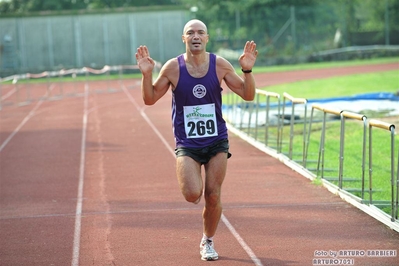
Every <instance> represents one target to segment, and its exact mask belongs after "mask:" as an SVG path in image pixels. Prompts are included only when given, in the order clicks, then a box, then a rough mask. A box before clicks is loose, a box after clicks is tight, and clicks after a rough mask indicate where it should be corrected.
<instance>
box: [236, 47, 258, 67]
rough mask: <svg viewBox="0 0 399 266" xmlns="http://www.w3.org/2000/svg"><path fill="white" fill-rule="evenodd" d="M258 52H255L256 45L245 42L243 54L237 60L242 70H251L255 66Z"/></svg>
mask: <svg viewBox="0 0 399 266" xmlns="http://www.w3.org/2000/svg"><path fill="white" fill-rule="evenodd" d="M257 56H258V50H256V43H255V42H254V41H247V42H246V43H245V46H244V52H243V54H242V55H241V56H240V58H239V59H238V61H239V62H240V65H241V68H242V69H244V70H251V69H252V67H253V66H254V65H255V61H256V57H257Z"/></svg>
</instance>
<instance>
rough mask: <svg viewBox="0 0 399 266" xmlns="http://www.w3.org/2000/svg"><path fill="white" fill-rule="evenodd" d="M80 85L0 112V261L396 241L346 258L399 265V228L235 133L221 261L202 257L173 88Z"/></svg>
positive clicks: (254, 254)
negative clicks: (208, 254)
mask: <svg viewBox="0 0 399 266" xmlns="http://www.w3.org/2000/svg"><path fill="white" fill-rule="evenodd" d="M391 69H392V68H391ZM394 69H398V65H397V64H396V65H395V66H394ZM340 70H341V71H342V69H340ZM352 70H353V68H352ZM386 70H387V69H386ZM359 71H360V70H359ZM364 71H365V70H364V69H362V70H361V72H364ZM369 71H372V70H369ZM322 72H325V73H326V74H325V75H326V76H328V75H332V74H333V70H332V69H330V70H329V71H322ZM349 72H350V70H346V71H344V73H346V74H348V73H349ZM270 75H271V76H274V75H276V74H270ZM271 76H270V77H271ZM288 77H291V74H290V75H285V76H283V77H280V78H278V80H281V81H284V80H285V81H289V80H290V78H288ZM313 77H315V74H314V75H313ZM276 78H277V77H276ZM292 78H293V79H294V75H293V74H292ZM257 81H259V82H258V83H259V84H261V83H262V82H264V81H262V80H260V78H259V77H258V76H257ZM267 82H268V81H266V83H267ZM79 85H80V86H79V93H80V96H79V97H65V98H64V99H63V100H59V101H47V100H42V101H35V102H32V103H30V104H29V105H24V106H19V107H17V106H7V107H4V108H3V110H2V111H1V112H0V122H1V130H0V133H1V134H0V145H1V146H0V156H1V157H0V159H1V161H0V164H1V165H0V166H1V168H0V169H1V172H0V174H1V178H0V182H1V183H0V209H1V214H0V230H1V231H0V265H203V264H207V263H211V264H217V265H312V262H320V260H322V259H333V258H332V257H330V254H329V252H330V251H340V250H358V251H365V252H367V251H372V250H392V251H395V252H396V256H395V257H367V256H357V257H356V256H348V255H347V256H344V257H341V259H342V258H348V259H350V260H348V261H346V262H353V263H354V265H399V257H398V255H397V252H398V247H399V235H398V233H397V232H395V231H392V230H390V229H388V228H386V227H385V226H384V225H383V224H381V223H380V222H378V221H376V220H375V219H373V218H372V217H370V216H368V215H367V214H365V213H363V212H361V211H360V210H358V209H356V208H355V207H353V206H351V205H349V204H348V203H346V202H343V201H342V200H341V199H340V198H339V197H337V196H335V195H333V194H331V193H330V192H328V191H327V190H326V189H325V188H323V187H319V186H315V185H313V184H311V183H310V182H309V180H308V179H306V178H304V177H302V176H300V175H299V174H298V173H296V172H294V171H292V170H291V169H289V168H288V167H286V166H285V165H283V164H282V163H280V162H279V161H277V160H276V159H274V158H271V157H270V156H268V155H266V154H264V153H262V152H261V151H259V150H257V149H255V148H254V147H252V146H250V145H248V144H247V143H245V142H244V141H243V140H241V139H239V138H238V137H236V136H234V135H232V134H230V143H231V152H232V153H233V157H232V158H231V159H229V162H228V172H227V177H226V180H225V183H224V186H223V194H222V201H223V205H224V216H223V219H222V221H221V222H220V226H219V230H218V232H217V235H216V236H215V244H216V249H217V251H218V252H219V255H220V259H219V261H217V262H203V261H201V260H200V256H199V241H200V238H201V234H202V219H201V211H202V207H203V202H201V203H200V204H199V205H192V204H189V203H186V202H185V201H184V199H183V197H182V196H181V194H180V191H179V189H178V184H177V180H176V178H175V158H174V154H173V147H174V142H173V137H172V129H171V122H170V105H171V103H170V100H171V99H170V95H167V96H165V97H164V98H163V99H161V100H160V101H159V102H158V103H157V104H156V105H155V106H152V107H146V106H144V105H143V103H142V100H141V95H140V89H139V83H138V81H137V80H132V81H125V85H122V86H121V85H119V84H116V83H115V84H112V85H113V86H114V87H116V86H118V87H122V88H123V90H122V91H117V92H114V93H103V91H104V90H105V89H106V88H105V87H106V86H107V84H104V83H90V84H89V87H87V91H86V92H87V93H84V84H79ZM259 86H260V85H259ZM54 89H56V88H54ZM89 92H90V93H89ZM35 93H36V91H35ZM37 93H38V94H43V95H44V93H45V90H41V91H40V92H37ZM322 251H325V252H327V253H328V255H325V254H324V253H323V252H322ZM348 254H349V253H348ZM314 259H315V260H316V261H313V260H314Z"/></svg>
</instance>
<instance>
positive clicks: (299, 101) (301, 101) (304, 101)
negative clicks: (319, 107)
mask: <svg viewBox="0 0 399 266" xmlns="http://www.w3.org/2000/svg"><path fill="white" fill-rule="evenodd" d="M283 98H284V100H283V112H282V119H284V114H285V106H286V99H288V100H289V101H290V102H291V119H290V139H289V150H288V158H289V159H291V160H292V153H293V152H292V149H293V147H292V146H293V140H294V120H295V105H296V104H304V106H305V114H304V121H303V143H302V147H303V148H302V165H305V164H306V163H305V150H306V149H305V147H306V141H307V138H306V136H307V132H306V123H307V122H306V120H307V118H306V117H307V102H308V101H307V99H305V98H295V97H293V96H291V95H290V94H288V93H286V92H284V93H283ZM283 128H284V122H283V126H282V129H281V140H280V141H281V142H280V147H281V149H282V138H283Z"/></svg>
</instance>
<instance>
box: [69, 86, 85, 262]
mask: <svg viewBox="0 0 399 266" xmlns="http://www.w3.org/2000/svg"><path fill="white" fill-rule="evenodd" d="M88 95H89V90H88V85H87V84H86V85H85V92H84V103H83V110H84V111H83V127H82V141H81V148H80V167H79V185H78V197H77V203H76V213H75V232H74V237H73V249H72V263H71V265H72V266H77V265H79V250H80V231H81V224H82V204H83V184H84V171H85V157H86V129H87V117H88V110H87V108H88Z"/></svg>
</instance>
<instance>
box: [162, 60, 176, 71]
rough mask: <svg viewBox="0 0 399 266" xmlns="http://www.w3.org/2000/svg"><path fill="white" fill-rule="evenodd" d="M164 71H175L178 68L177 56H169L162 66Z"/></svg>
mask: <svg viewBox="0 0 399 266" xmlns="http://www.w3.org/2000/svg"><path fill="white" fill-rule="evenodd" d="M162 68H163V70H164V71H176V70H178V68H179V62H178V60H177V58H171V59H169V60H168V61H166V63H165V64H164V65H163V66H162Z"/></svg>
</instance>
